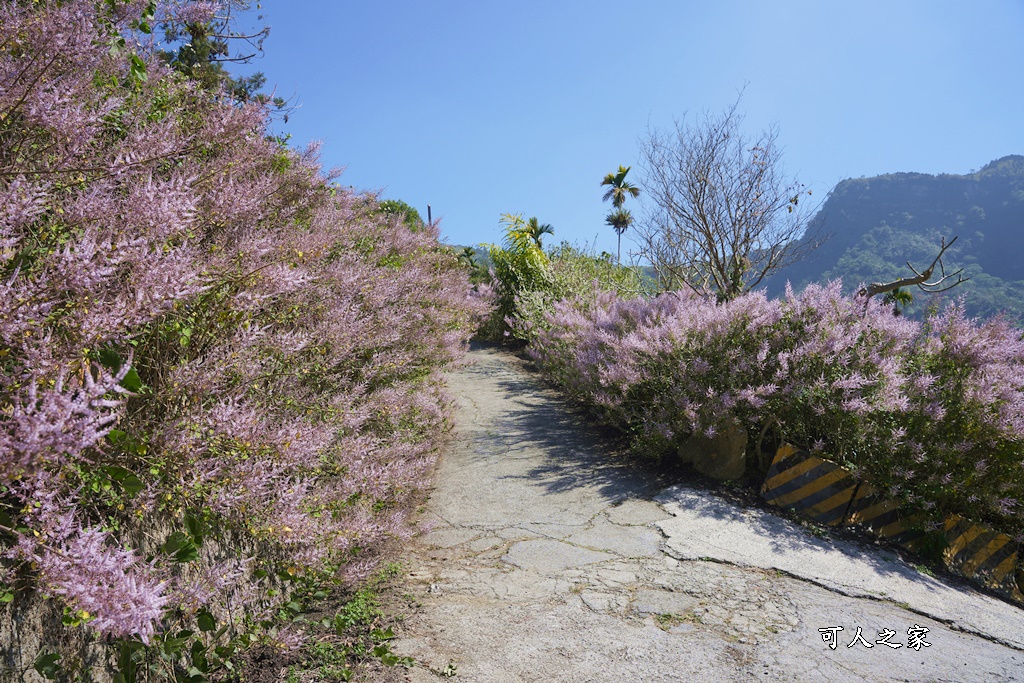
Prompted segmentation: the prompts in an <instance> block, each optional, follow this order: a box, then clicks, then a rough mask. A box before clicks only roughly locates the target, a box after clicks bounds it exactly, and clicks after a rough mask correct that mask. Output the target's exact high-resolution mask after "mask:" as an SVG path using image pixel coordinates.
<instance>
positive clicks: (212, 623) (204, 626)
mask: <svg viewBox="0 0 1024 683" xmlns="http://www.w3.org/2000/svg"><path fill="white" fill-rule="evenodd" d="M196 621H198V622H199V630H200V631H203V632H206V631H212V630H213V629H215V628H217V620H216V619H214V618H213V615H212V614H210V613H209V612H208V611H206V610H202V611H201V612H199V614H197V615H196ZM218 654H219V653H218Z"/></svg>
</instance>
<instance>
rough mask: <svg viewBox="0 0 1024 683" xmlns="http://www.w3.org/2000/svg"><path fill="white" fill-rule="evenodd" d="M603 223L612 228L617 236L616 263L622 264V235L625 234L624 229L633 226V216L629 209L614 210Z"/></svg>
mask: <svg viewBox="0 0 1024 683" xmlns="http://www.w3.org/2000/svg"><path fill="white" fill-rule="evenodd" d="M604 222H605V223H607V224H608V225H610V226H612V228H613V229H614V230H615V234H616V235H618V236H619V253H618V256H617V257H616V261H618V262H619V263H621V262H622V233H624V232H626V229H627V228H628V227H629V226H630V225H632V224H633V214H631V213H630V212H629V209H615V211H612V212H611V213H610V214H608V217H607V218H605V219H604Z"/></svg>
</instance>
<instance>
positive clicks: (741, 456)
mask: <svg viewBox="0 0 1024 683" xmlns="http://www.w3.org/2000/svg"><path fill="white" fill-rule="evenodd" d="M679 457H680V460H682V461H683V462H684V463H686V462H688V463H691V464H692V465H693V469H695V470H697V471H698V472H700V473H701V474H703V475H706V476H708V477H711V478H712V479H719V480H728V479H739V478H740V477H742V476H743V472H744V471H745V470H746V466H747V430H746V429H744V428H743V426H742V425H740V423H739V421H737V420H736V419H732V420H731V421H730V422H729V424H728V426H727V427H726V428H725V429H723V430H721V431H719V432H718V433H717V434H715V436H714V437H712V438H710V439H709V438H708V437H706V436H704V435H703V434H694V435H692V436H691V437H690V438H689V439H687V440H686V441H685V442H683V445H681V446H680V447H679Z"/></svg>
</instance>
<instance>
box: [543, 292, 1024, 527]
mask: <svg viewBox="0 0 1024 683" xmlns="http://www.w3.org/2000/svg"><path fill="white" fill-rule="evenodd" d="M532 329H533V330H534V332H535V334H534V335H533V337H532V339H531V344H530V347H529V352H530V353H531V355H532V356H533V357H534V358H535V360H536V362H537V363H538V365H539V366H540V367H541V368H542V370H543V371H544V372H546V373H547V374H548V375H549V376H551V377H552V378H553V379H554V380H556V381H557V382H559V383H560V384H561V385H562V386H563V387H564V388H565V389H566V390H567V391H568V392H570V393H571V394H572V395H574V396H575V397H577V398H579V399H581V400H583V401H586V402H588V403H590V404H592V405H593V406H595V407H596V408H597V409H598V410H599V411H600V412H601V415H602V416H603V418H604V419H605V420H606V421H607V422H609V423H610V424H613V425H616V426H619V427H621V428H623V429H624V430H626V431H628V432H629V433H631V434H632V436H633V438H634V441H635V444H636V446H637V448H638V449H640V450H643V451H647V452H652V453H662V452H667V451H669V450H672V449H674V448H676V447H678V445H679V444H681V443H682V441H683V440H684V439H686V438H687V437H688V436H689V435H690V434H693V433H695V432H703V433H704V434H707V435H713V434H714V433H715V431H716V430H719V429H723V428H724V427H725V426H726V425H727V424H728V423H729V421H730V420H731V419H737V420H739V421H740V422H741V423H742V424H743V425H744V426H745V427H746V429H747V431H748V434H749V435H750V443H749V448H750V452H751V453H753V451H754V450H756V442H757V440H758V438H759V436H760V435H761V434H762V433H763V432H765V431H767V430H777V433H780V434H781V435H782V437H783V438H785V439H786V440H787V441H790V442H792V443H795V444H798V445H800V446H803V447H805V448H808V449H810V450H812V451H813V452H816V453H818V454H821V455H823V456H824V457H829V458H832V459H834V460H836V461H837V462H840V463H841V464H843V465H845V466H847V467H849V468H850V469H851V470H852V471H853V472H854V474H855V476H858V477H864V478H867V479H869V480H870V481H872V482H873V483H874V484H875V485H876V486H877V487H879V488H880V489H882V490H884V491H886V492H887V493H888V494H889V495H892V496H894V497H897V498H901V499H902V500H904V501H907V502H909V503H912V504H914V505H916V506H918V507H920V508H922V509H923V510H925V511H926V512H928V513H929V514H930V515H931V516H932V520H933V523H935V522H937V521H939V520H941V519H942V516H943V515H945V514H948V513H953V512H955V513H959V514H961V515H964V516H967V517H971V518H974V519H979V520H980V521H987V522H989V523H991V524H993V525H994V526H996V527H997V528H1000V529H1003V530H1005V531H1007V532H1009V533H1012V534H1018V535H1022V534H1024V510H1022V509H1021V508H1020V503H1019V502H1018V501H1020V500H1024V342H1022V340H1021V333H1020V331H1019V330H1016V329H1014V328H1013V327H1012V326H1010V325H1009V324H1008V323H1007V322H1005V321H1003V320H999V319H996V320H991V321H987V322H977V321H971V320H968V319H966V318H965V317H964V313H963V309H962V308H961V307H960V306H959V304H957V303H952V304H950V305H948V306H947V307H946V309H945V310H943V311H941V312H939V313H936V314H934V315H932V316H931V317H929V318H928V319H927V320H926V321H925V322H924V323H920V322H915V321H911V320H908V319H906V318H903V317H898V316H894V315H893V314H892V310H891V308H890V307H888V306H886V305H883V304H880V303H877V302H875V301H870V302H868V303H867V304H865V302H864V300H863V299H860V298H854V297H846V296H843V295H842V293H841V289H840V283H838V282H834V283H831V284H830V285H829V286H827V287H820V286H815V285H812V286H810V287H808V288H807V289H805V290H804V291H803V292H801V293H799V294H796V293H793V292H792V291H789V292H788V293H787V295H786V297H785V298H783V299H779V300H768V299H767V298H765V296H764V295H763V294H761V293H750V294H747V295H744V296H741V297H738V298H736V299H734V300H732V301H726V302H721V303H719V302H716V301H714V300H712V299H707V298H703V297H699V296H696V295H694V294H692V293H688V292H671V293H666V294H662V295H660V296H658V297H657V298H654V299H642V298H640V299H632V300H624V299H621V298H619V297H617V296H616V295H614V294H611V293H603V294H598V295H597V297H596V300H595V299H594V298H593V297H590V298H577V299H570V300H564V301H560V302H558V303H557V304H555V305H554V306H553V307H552V309H551V311H550V312H549V313H548V314H547V316H546V321H545V324H543V325H538V326H534V327H533V328H532Z"/></svg>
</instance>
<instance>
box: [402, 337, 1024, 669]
mask: <svg viewBox="0 0 1024 683" xmlns="http://www.w3.org/2000/svg"><path fill="white" fill-rule="evenodd" d="M450 384H451V389H452V391H453V392H454V394H455V395H456V397H457V399H458V402H459V409H458V414H457V417H456V422H457V428H456V429H457V437H456V440H455V442H454V443H453V445H452V447H451V449H450V450H449V452H448V453H446V455H445V456H444V457H443V458H442V461H441V463H440V465H439V469H438V472H437V475H436V480H437V481H436V486H435V489H434V491H433V493H432V495H431V498H430V501H429V503H428V504H427V509H426V512H425V518H426V521H427V522H428V523H430V524H431V525H432V528H431V530H430V531H429V533H426V534H424V535H423V536H421V537H420V538H419V539H417V541H416V542H415V543H414V545H413V548H412V571H411V573H410V575H409V591H410V592H411V593H412V594H413V595H414V596H415V598H416V599H417V600H418V601H419V602H420V603H421V609H420V610H419V611H418V612H417V613H416V614H414V615H413V616H411V617H410V619H409V621H408V622H407V624H406V625H405V627H404V628H403V629H402V632H401V633H400V634H399V635H400V637H399V638H398V639H397V640H396V641H395V644H394V649H395V651H396V652H398V653H399V654H401V655H409V656H412V657H414V658H415V659H416V660H417V661H418V662H420V663H421V665H420V666H417V667H415V668H413V669H411V670H410V671H409V672H408V678H409V680H411V681H416V682H420V683H425V682H426V681H436V680H445V679H449V676H448V675H446V674H453V673H454V677H452V678H451V679H452V680H458V681H480V682H487V683H492V682H493V683H502V682H505V681H509V682H511V681H565V682H574V683H575V682H579V683H584V682H595V683H596V682H604V681H650V682H654V681H776V680H793V681H850V680H863V681H893V680H898V681H1016V680H1024V651H1022V650H1024V636H1022V634H1024V611H1022V610H1019V609H1017V608H1016V607H1014V606H1012V605H1008V604H1006V603H1003V602H1001V601H999V600H996V599H993V598H991V597H989V596H986V595H983V594H980V593H978V592H977V591H974V590H971V589H969V588H965V587H963V586H958V585H956V586H954V585H947V584H946V583H945V582H943V581H942V580H939V579H935V578H932V577H928V576H925V575H923V574H920V573H919V572H917V571H916V570H915V569H913V568H912V567H909V566H907V565H906V564H904V563H902V562H901V561H900V560H899V559H898V558H896V557H894V556H892V555H891V554H890V553H886V551H884V550H881V549H879V548H877V547H869V546H867V545H864V546H863V547H862V546H857V545H856V544H849V543H843V542H840V541H834V540H830V539H819V538H817V537H815V536H812V535H811V534H809V533H808V532H807V531H806V530H805V529H803V528H802V527H800V526H799V525H795V524H792V523H791V522H787V521H786V520H784V519H781V518H779V517H776V516H774V515H771V514H769V513H766V512H764V511H761V510H746V509H743V508H740V507H737V506H736V505H734V504H733V503H730V502H727V501H724V500H721V499H719V498H717V497H715V496H713V495H712V494H709V493H707V492H702V491H699V490H696V489H692V488H687V487H682V486H676V487H672V488H669V484H670V483H671V482H665V481H659V480H657V478H656V477H655V476H654V475H652V474H651V473H649V472H640V471H638V470H637V469H636V468H635V467H630V466H629V465H628V464H627V463H625V462H623V460H622V459H621V458H620V457H617V456H616V454H615V453H612V452H610V451H609V450H608V449H607V448H605V447H603V446H602V444H601V443H600V441H599V440H598V438H597V435H595V434H594V429H593V426H592V425H589V424H588V423H587V422H586V420H583V419H582V418H580V417H579V416H576V415H574V414H573V413H572V412H570V411H568V410H566V409H565V408H564V407H563V404H562V403H561V402H560V400H559V399H558V397H557V395H556V394H554V393H553V392H551V391H549V390H547V389H545V388H543V385H542V384H541V383H540V382H539V381H538V379H537V378H536V377H535V376H533V375H531V374H530V373H528V372H527V371H526V370H524V368H523V362H522V361H521V360H519V359H518V358H516V357H514V356H512V355H510V354H507V353H505V352H502V351H500V350H496V349H492V348H476V349H474V350H473V352H472V353H471V354H470V363H469V365H468V366H467V367H465V368H464V369H462V370H460V371H458V372H456V373H453V375H452V377H451V382H450ZM832 626H841V627H842V628H843V630H842V631H841V632H839V634H838V642H837V646H836V649H834V650H833V649H830V648H829V646H828V645H827V644H826V643H825V642H823V640H822V634H821V633H819V631H818V629H819V628H825V627H832ZM916 626H920V627H923V628H927V629H929V631H928V633H927V637H926V641H927V642H929V643H930V644H931V645H930V646H929V647H924V646H922V647H921V648H920V649H919V650H915V649H911V648H910V647H908V645H907V641H908V635H907V630H908V629H910V628H913V627H916ZM858 627H860V628H861V629H862V632H863V636H864V637H865V639H866V641H867V642H869V643H871V644H872V645H873V647H871V648H868V647H865V646H864V645H862V644H860V643H857V644H855V645H854V646H853V647H847V645H848V643H850V642H851V641H853V640H854V637H855V634H856V631H857V628H858ZM885 629H890V630H892V631H895V632H896V635H895V636H894V637H892V638H891V642H894V643H903V644H904V645H903V647H901V648H899V649H893V648H890V647H887V646H886V645H885V644H882V643H877V644H876V643H875V641H876V640H878V639H879V632H880V631H882V630H885Z"/></svg>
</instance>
